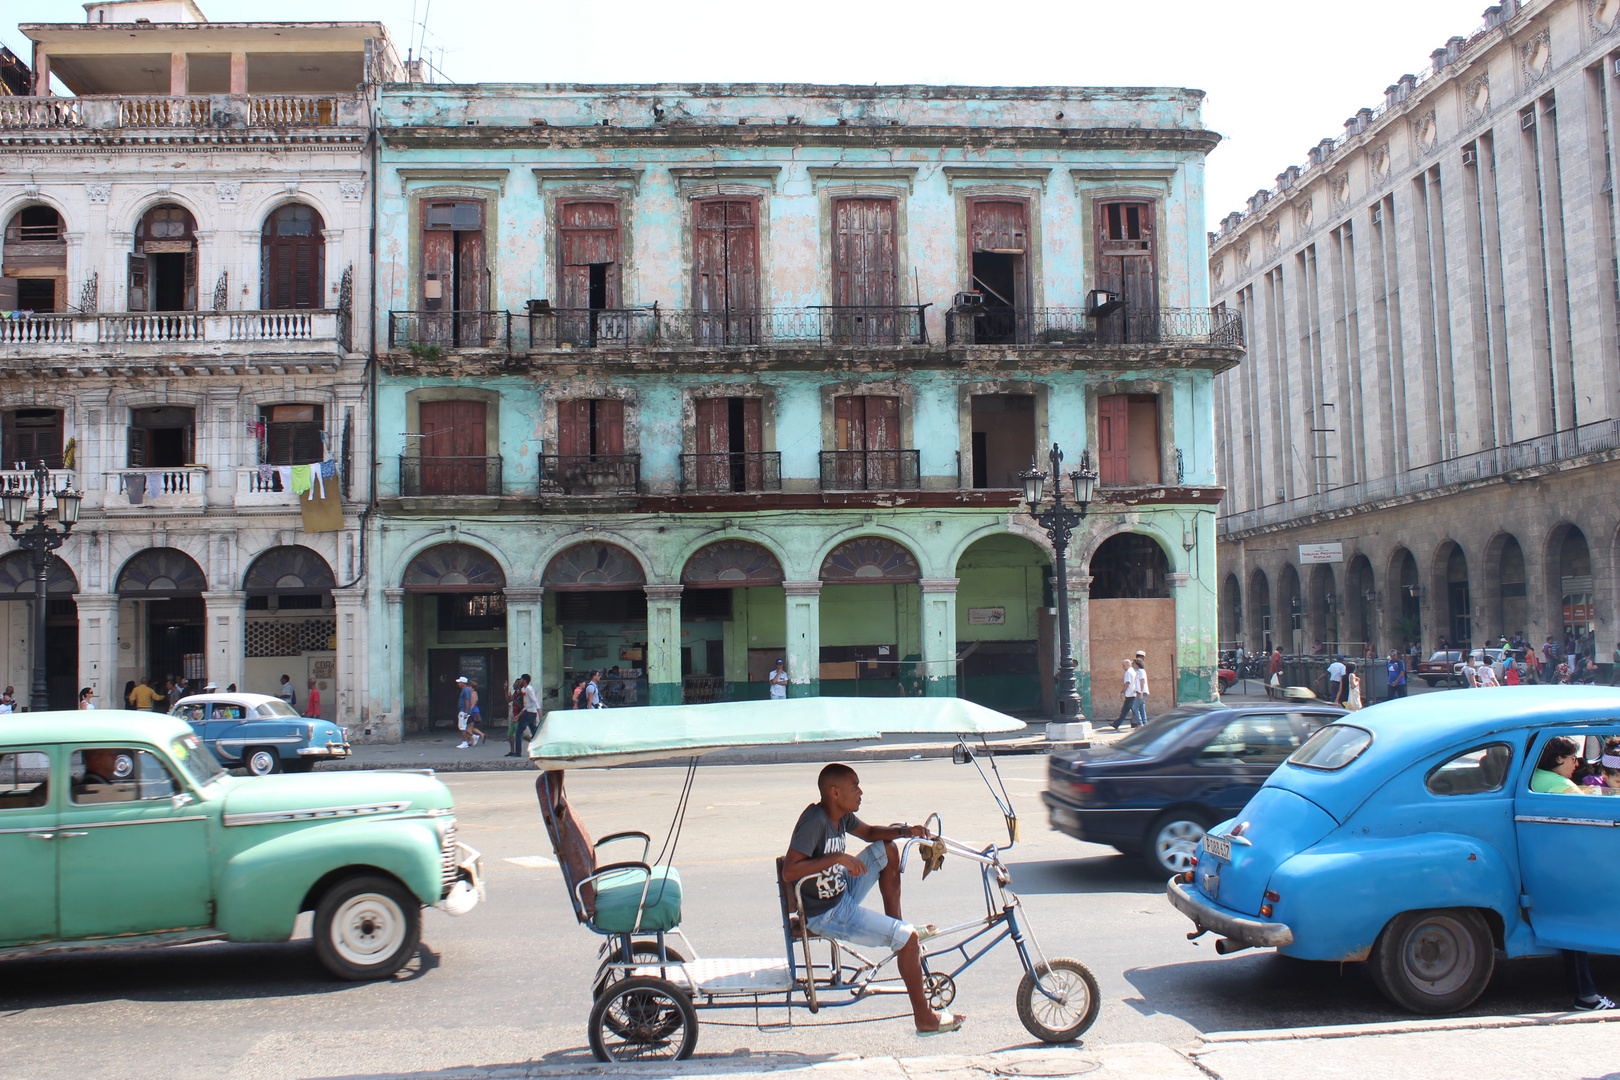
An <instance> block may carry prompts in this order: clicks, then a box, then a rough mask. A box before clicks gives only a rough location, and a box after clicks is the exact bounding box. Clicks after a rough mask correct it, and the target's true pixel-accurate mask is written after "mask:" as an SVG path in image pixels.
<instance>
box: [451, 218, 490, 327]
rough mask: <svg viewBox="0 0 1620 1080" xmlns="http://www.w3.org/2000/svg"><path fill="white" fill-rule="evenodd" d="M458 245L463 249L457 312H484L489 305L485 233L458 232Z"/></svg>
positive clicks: (480, 231) (458, 277) (457, 291)
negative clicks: (485, 262) (485, 265)
mask: <svg viewBox="0 0 1620 1080" xmlns="http://www.w3.org/2000/svg"><path fill="white" fill-rule="evenodd" d="M456 245H457V246H458V247H459V248H460V249H461V258H460V259H459V260H458V261H459V264H460V270H459V272H458V274H457V282H456V310H458V311H483V310H484V309H485V307H487V306H488V304H487V297H486V294H487V293H488V291H489V290H488V288H487V285H488V279H489V275H488V274H487V273H486V272H485V268H484V233H483V230H479V231H478V232H470V231H469V232H458V233H456Z"/></svg>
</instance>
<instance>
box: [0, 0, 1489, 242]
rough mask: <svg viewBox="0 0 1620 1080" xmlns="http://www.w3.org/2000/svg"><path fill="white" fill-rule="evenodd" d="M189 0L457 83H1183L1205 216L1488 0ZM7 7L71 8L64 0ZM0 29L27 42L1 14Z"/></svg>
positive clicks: (1339, 120) (28, 13)
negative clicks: (419, 66) (370, 39)
mask: <svg viewBox="0 0 1620 1080" xmlns="http://www.w3.org/2000/svg"><path fill="white" fill-rule="evenodd" d="M198 2H199V5H200V6H201V7H202V9H203V11H204V12H205V13H207V15H208V17H209V18H210V19H213V20H216V21H220V22H227V21H252V20H256V19H257V20H262V19H267V18H275V19H278V20H280V19H285V20H293V21H301V20H317V19H335V20H371V19H381V20H382V21H383V22H384V23H385V24H386V25H387V26H388V30H389V33H390V35H391V36H392V37H393V39H394V41H395V44H396V46H397V47H398V48H399V50H400V53H401V56H403V55H404V53H405V50H406V49H407V48H408V47H413V46H414V47H416V48H417V49H418V50H419V51H420V49H421V47H422V45H423V44H424V43H425V46H426V49H427V51H428V54H429V56H430V58H431V59H432V60H433V62H434V63H435V64H436V65H438V66H439V67H440V68H441V69H442V70H443V72H444V74H445V76H446V77H448V78H449V79H450V80H452V81H455V82H594V83H612V82H820V83H935V84H939V83H962V84H972V85H1020V84H1022V85H1079V86H1110V85H1116V86H1189V87H1194V88H1197V89H1200V90H1204V91H1206V92H1207V93H1208V94H1209V97H1208V98H1207V99H1206V101H1205V103H1204V123H1205V125H1206V126H1208V127H1210V128H1212V129H1214V130H1215V131H1218V132H1220V133H1221V134H1222V135H1223V136H1224V137H1225V138H1224V141H1223V142H1222V143H1221V145H1220V147H1219V148H1218V149H1217V150H1215V152H1214V153H1213V154H1212V155H1211V156H1210V160H1209V178H1208V179H1209V202H1208V207H1207V209H1208V220H1209V223H1210V225H1211V227H1215V223H1216V222H1218V221H1219V220H1220V219H1221V218H1222V217H1224V216H1225V215H1226V214H1227V213H1228V212H1230V211H1232V210H1237V209H1241V208H1242V206H1243V201H1244V199H1246V198H1247V197H1248V196H1249V195H1252V194H1253V193H1254V192H1255V190H1256V189H1257V188H1262V187H1264V188H1269V187H1272V186H1273V185H1274V184H1275V183H1276V176H1277V174H1278V173H1279V172H1281V171H1282V170H1283V169H1284V168H1286V167H1287V166H1289V165H1294V164H1298V165H1302V164H1304V162H1305V151H1306V149H1307V148H1308V147H1311V146H1314V145H1315V144H1316V143H1317V141H1318V140H1320V139H1322V138H1324V137H1326V136H1335V137H1336V136H1338V135H1339V134H1341V133H1342V132H1343V124H1344V120H1345V118H1346V117H1348V116H1351V115H1352V114H1354V113H1355V111H1356V110H1357V109H1358V108H1360V107H1362V106H1364V105H1366V106H1376V105H1377V104H1379V102H1381V101H1382V100H1383V93H1384V87H1385V86H1387V85H1389V84H1390V83H1392V82H1394V81H1395V80H1396V79H1398V78H1399V77H1400V76H1401V75H1402V74H1403V73H1405V72H1412V73H1414V74H1417V73H1419V72H1421V71H1422V69H1423V67H1424V66H1426V65H1427V64H1428V63H1429V60H1428V56H1429V53H1430V51H1431V50H1433V49H1435V48H1437V47H1439V46H1441V45H1444V44H1445V40H1446V38H1448V37H1450V36H1451V35H1453V34H1462V35H1464V36H1466V35H1469V34H1471V33H1473V32H1474V31H1475V30H1476V29H1477V28H1478V27H1479V26H1480V25H1481V15H1480V13H1481V12H1482V11H1483V10H1484V8H1485V6H1486V3H1487V0H1401V2H1390V0H1355V2H1338V3H1324V2H1321V0H1304V2H1301V0H1201V2H1195V0H1158V2H1157V3H1146V2H1144V0H1024V2H1023V3H1021V4H1014V5H1007V4H986V3H983V2H982V0H981V2H976V3H971V4H970V3H962V2H959V0H926V2H924V0H913V2H911V3H897V2H894V0H860V2H858V3H853V4H847V0H843V2H835V3H831V4H829V5H828V6H827V7H826V8H824V9H821V10H820V13H819V14H818V13H816V11H815V10H814V9H807V8H805V7H803V6H802V5H788V4H776V3H768V2H767V3H761V2H758V0H755V2H748V0H706V2H704V3H701V4H697V5H680V4H671V3H669V2H667V0H664V2H659V3H653V2H650V0H615V2H613V3H607V2H604V0H585V2H582V3H581V2H575V3H567V4H560V3H555V2H545V0H539V2H535V0H276V2H275V3H274V4H267V3H265V2H264V0H198ZM846 4H847V6H846ZM6 6H7V8H8V10H9V12H10V13H11V18H12V19H17V18H18V16H21V18H22V19H26V20H27V21H30V22H83V21H84V9H83V7H82V6H81V4H80V3H77V2H73V0H12V2H11V3H9V4H7V5H6ZM413 13H414V15H413ZM18 21H21V20H20V19H19V20H18ZM424 26H425V29H424ZM0 41H3V42H4V43H5V44H6V45H8V46H10V47H11V49H12V50H13V51H14V52H16V53H18V55H20V56H21V57H22V58H23V59H24V61H25V62H26V61H27V60H28V59H29V57H30V56H31V52H30V51H29V49H28V48H27V46H28V42H27V41H26V39H24V38H23V36H22V35H21V34H19V33H18V32H17V29H16V25H15V23H14V22H11V21H9V20H8V21H7V22H6V23H5V24H4V25H3V26H0Z"/></svg>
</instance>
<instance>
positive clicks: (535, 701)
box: [508, 673, 540, 757]
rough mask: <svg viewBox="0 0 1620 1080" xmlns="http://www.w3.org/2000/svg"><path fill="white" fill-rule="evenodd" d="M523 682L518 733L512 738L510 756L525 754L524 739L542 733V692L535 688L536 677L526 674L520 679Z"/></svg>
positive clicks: (518, 716) (518, 715)
mask: <svg viewBox="0 0 1620 1080" xmlns="http://www.w3.org/2000/svg"><path fill="white" fill-rule="evenodd" d="M518 682H519V683H521V684H522V691H521V697H522V700H521V702H520V704H519V705H518V714H517V735H516V737H515V738H513V740H512V752H511V754H509V755H508V756H509V757H522V756H523V740H524V739H533V738H534V737H535V736H536V735H538V734H540V693H539V691H537V690H535V688H534V679H532V678H530V677H529V675H528V674H526V673H525V674H524V675H523V676H522V677H520V678H519V679H518Z"/></svg>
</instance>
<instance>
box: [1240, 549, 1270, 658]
mask: <svg viewBox="0 0 1620 1080" xmlns="http://www.w3.org/2000/svg"><path fill="white" fill-rule="evenodd" d="M1247 610H1248V615H1249V642H1250V644H1249V648H1250V649H1251V650H1258V649H1266V650H1267V651H1269V650H1270V645H1271V643H1272V641H1273V640H1274V639H1273V637H1272V630H1273V627H1274V625H1275V624H1274V623H1273V622H1272V615H1271V579H1269V578H1267V577H1266V572H1265V571H1264V570H1262V569H1260V568H1259V567H1258V566H1257V567H1255V568H1254V570H1253V572H1251V573H1250V574H1249V602H1248V605H1247Z"/></svg>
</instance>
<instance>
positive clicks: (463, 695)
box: [456, 675, 484, 750]
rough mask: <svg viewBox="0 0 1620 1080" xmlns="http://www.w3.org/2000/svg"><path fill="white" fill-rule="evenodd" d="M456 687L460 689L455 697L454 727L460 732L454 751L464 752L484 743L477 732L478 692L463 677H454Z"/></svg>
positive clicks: (482, 737)
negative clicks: (459, 740) (458, 742)
mask: <svg viewBox="0 0 1620 1080" xmlns="http://www.w3.org/2000/svg"><path fill="white" fill-rule="evenodd" d="M456 685H457V686H458V687H460V690H459V692H458V693H457V695H456V727H457V728H458V729H459V730H460V731H461V742H460V744H459V745H457V746H456V749H457V750H466V749H467V748H468V747H472V746H477V745H478V744H479V743H481V742H483V741H484V733H483V732H482V731H480V730H478V691H477V690H476V689H475V688H474V685H473V683H472V681H471V680H470V679H468V678H467V676H465V675H457V676H456Z"/></svg>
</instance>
